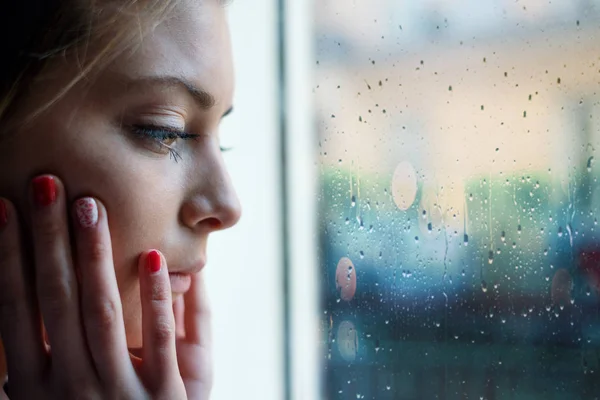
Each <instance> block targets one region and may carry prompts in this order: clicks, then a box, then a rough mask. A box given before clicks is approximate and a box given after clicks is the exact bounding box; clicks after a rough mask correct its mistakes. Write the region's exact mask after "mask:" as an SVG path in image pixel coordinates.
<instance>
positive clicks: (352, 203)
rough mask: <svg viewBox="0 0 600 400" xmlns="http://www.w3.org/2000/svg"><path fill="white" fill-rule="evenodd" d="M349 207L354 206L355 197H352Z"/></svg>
mask: <svg viewBox="0 0 600 400" xmlns="http://www.w3.org/2000/svg"><path fill="white" fill-rule="evenodd" d="M350 206H352V207H354V206H356V197H355V196H354V195H352V202H351V203H350Z"/></svg>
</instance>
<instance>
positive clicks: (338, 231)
mask: <svg viewBox="0 0 600 400" xmlns="http://www.w3.org/2000/svg"><path fill="white" fill-rule="evenodd" d="M229 12H230V23H231V30H232V36H233V43H234V58H235V60H236V72H237V94H236V102H235V107H236V112H235V113H234V115H232V117H231V118H230V119H229V121H226V122H225V124H226V125H224V127H223V131H222V133H221V135H222V138H223V142H224V145H230V146H233V147H234V148H235V150H234V151H232V152H230V153H227V154H226V155H225V158H226V162H227V163H228V165H229V166H230V170H231V174H232V177H233V180H234V183H235V184H236V186H237V188H238V193H239V195H240V199H241V202H242V205H243V207H244V215H243V217H242V220H241V221H240V223H239V225H238V226H236V227H235V228H233V229H232V230H230V231H226V232H222V233H218V234H217V235H215V238H214V239H213V241H212V243H211V246H209V260H210V261H209V268H207V273H208V275H209V277H208V278H209V291H210V296H211V299H212V302H213V308H214V317H213V318H214V323H215V352H216V360H215V362H216V374H217V375H216V383H215V390H214V398H215V399H232V398H249V399H307V400H313V399H331V400H334V399H340V400H342V399H378V400H379V399H488V400H491V399H541V398H543V399H595V398H598V397H599V396H600V379H599V376H598V375H599V373H600V372H599V371H598V369H599V368H600V351H599V345H600V307H599V300H600V292H599V291H600V235H599V232H598V225H597V223H598V221H597V218H598V215H599V214H598V212H599V209H600V202H599V197H598V196H599V192H598V189H599V183H598V181H597V178H598V172H599V169H598V168H600V167H599V166H598V165H596V162H595V161H596V159H597V155H596V148H598V147H599V146H600V114H599V113H598V111H600V109H599V107H600V105H599V99H600V94H599V93H598V92H599V89H600V51H598V50H599V47H598V46H599V45H598V43H597V42H598V37H600V36H599V34H600V2H599V1H597V0H568V1H567V0H558V1H552V2H548V1H541V0H517V1H515V0H510V1H509V0H487V1H479V0H477V1H476V0H463V1H458V0H454V1H452V0H420V1H398V0H370V1H366V0H352V1H348V0H346V1H341V0H320V1H308V0H254V1H252V2H242V1H239V2H233V3H232V4H231V5H230V6H229Z"/></svg>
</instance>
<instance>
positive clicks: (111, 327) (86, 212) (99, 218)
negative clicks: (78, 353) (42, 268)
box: [73, 197, 135, 385]
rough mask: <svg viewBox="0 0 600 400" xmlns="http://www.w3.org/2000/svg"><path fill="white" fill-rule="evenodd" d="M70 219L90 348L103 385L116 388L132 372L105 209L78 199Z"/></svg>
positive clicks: (82, 309)
mask: <svg viewBox="0 0 600 400" xmlns="http://www.w3.org/2000/svg"><path fill="white" fill-rule="evenodd" d="M73 220H74V221H75V224H74V226H75V236H76V238H75V241H76V243H77V244H76V246H77V247H76V248H77V266H78V267H77V270H78V273H79V276H80V278H81V311H82V318H83V323H84V326H85V333H86V337H87V341H88V344H89V349H90V352H91V354H92V358H93V360H94V365H95V367H96V370H97V371H98V374H99V375H100V379H101V380H102V382H104V383H107V384H111V385H115V384H116V385H119V382H118V381H119V380H121V381H124V380H126V379H127V377H131V376H133V375H134V373H135V372H134V370H133V367H132V365H131V362H129V353H128V351H127V339H126V335H125V325H124V322H123V311H122V304H121V298H120V296H119V289H118V286H117V279H116V277H115V269H114V264H113V255H112V245H111V240H110V232H109V228H108V219H107V214H106V208H105V207H104V206H103V205H102V203H100V202H99V201H98V200H96V199H94V198H91V197H84V198H81V199H79V200H77V201H76V202H75V204H74V206H73Z"/></svg>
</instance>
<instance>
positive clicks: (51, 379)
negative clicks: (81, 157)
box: [0, 176, 211, 400]
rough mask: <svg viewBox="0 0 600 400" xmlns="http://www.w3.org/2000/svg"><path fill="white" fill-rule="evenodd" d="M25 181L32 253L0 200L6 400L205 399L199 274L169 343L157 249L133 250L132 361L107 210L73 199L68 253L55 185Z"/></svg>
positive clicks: (51, 180)
mask: <svg viewBox="0 0 600 400" xmlns="http://www.w3.org/2000/svg"><path fill="white" fill-rule="evenodd" d="M32 186H33V187H32V195H31V196H30V198H31V200H30V210H31V212H30V216H31V218H30V220H31V225H32V238H33V243H32V247H31V249H32V250H31V251H30V253H32V254H28V253H27V252H26V251H24V247H23V243H21V230H20V226H19V218H18V216H17V212H16V209H15V207H14V206H13V204H12V203H11V202H9V201H8V200H6V199H0V200H1V201H2V204H3V205H4V207H2V205H1V204H0V272H1V273H0V337H1V338H2V340H3V342H4V347H5V352H6V361H7V366H8V377H9V385H10V387H9V391H10V393H9V395H10V399H13V400H14V399H55V398H56V399H70V398H78V399H79V398H84V399H88V398H90V399H92V398H93V399H187V398H190V399H206V398H207V397H206V396H208V393H209V391H210V383H211V375H210V373H211V371H210V369H209V368H208V367H207V365H208V364H207V363H208V361H209V360H210V355H209V354H210V353H209V352H208V351H207V349H208V343H210V342H209V341H210V336H209V331H208V327H206V326H204V325H203V324H205V323H206V322H207V321H206V319H207V315H208V314H207V308H206V302H205V298H204V290H203V288H202V286H201V285H202V278H201V276H200V275H198V276H195V277H194V283H193V285H192V289H191V290H190V292H189V293H188V294H186V296H185V298H184V299H183V300H184V301H185V306H184V307H183V308H185V311H184V315H183V320H184V323H181V322H179V323H180V325H182V326H183V327H184V329H183V330H184V332H180V333H181V334H182V335H184V336H181V337H180V338H178V339H177V338H176V329H175V327H176V325H175V324H176V323H175V318H174V313H173V302H172V299H171V289H170V281H169V276H168V271H167V267H166V261H165V259H164V257H163V256H162V254H160V253H159V252H158V251H154V250H153V251H147V252H144V253H142V254H141V256H140V258H139V262H138V264H139V265H138V273H139V279H140V294H141V303H142V320H143V322H142V323H143V348H142V353H141V360H140V359H137V358H136V357H133V356H132V355H131V354H130V353H129V352H128V350H127V343H126V337H125V326H124V322H123V315H122V305H121V300H120V296H119V291H118V288H117V282H116V278H115V271H114V265H113V258H112V246H111V242H110V235H109V229H108V223H107V214H106V209H105V208H104V206H103V205H102V203H101V202H100V201H99V200H98V199H91V198H85V199H80V200H78V201H77V202H75V204H74V207H73V212H72V215H73V221H74V223H73V243H74V246H75V249H74V250H75V251H72V249H71V246H70V236H69V228H68V227H69V224H68V218H67V211H66V210H67V208H66V200H65V199H66V195H65V190H64V187H63V185H62V184H61V182H60V181H59V179H58V178H56V177H51V176H43V177H39V178H36V179H35V180H34V183H33V185H32ZM2 208H5V210H6V213H5V215H6V217H7V218H6V221H5V223H3V218H2ZM80 221H81V222H80ZM77 275H78V276H79V284H78V279H77ZM180 301H181V299H180ZM176 308H179V309H181V308H182V307H181V305H180V304H179V305H178V303H176ZM180 319H181V315H180ZM42 320H43V325H42ZM43 327H44V328H45V330H46V333H47V338H48V342H49V346H48V345H47V344H46V342H45V340H44V334H43ZM178 350H179V354H177V353H178ZM178 363H179V365H178ZM180 371H181V372H180ZM186 391H187V392H186ZM2 396H5V395H4V393H3V391H2V390H0V398H3V397H2ZM4 398H6V397H4Z"/></svg>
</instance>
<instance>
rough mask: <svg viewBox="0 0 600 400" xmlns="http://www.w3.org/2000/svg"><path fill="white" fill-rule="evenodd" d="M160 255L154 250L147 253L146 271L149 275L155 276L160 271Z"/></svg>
mask: <svg viewBox="0 0 600 400" xmlns="http://www.w3.org/2000/svg"><path fill="white" fill-rule="evenodd" d="M160 264H161V260H160V253H159V252H158V251H156V250H152V251H151V252H150V253H148V257H147V258H146V269H147V270H148V272H150V273H151V274H155V273H157V272H158V271H160Z"/></svg>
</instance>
